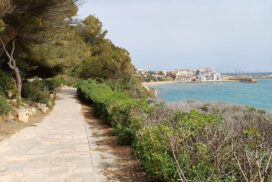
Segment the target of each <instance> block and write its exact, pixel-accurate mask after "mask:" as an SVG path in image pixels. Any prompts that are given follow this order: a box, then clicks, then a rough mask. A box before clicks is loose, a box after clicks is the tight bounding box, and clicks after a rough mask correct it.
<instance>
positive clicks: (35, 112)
mask: <svg viewBox="0 0 272 182" xmlns="http://www.w3.org/2000/svg"><path fill="white" fill-rule="evenodd" d="M28 114H29V115H30V116H34V115H36V114H37V111H36V109H35V108H29V109H28Z"/></svg>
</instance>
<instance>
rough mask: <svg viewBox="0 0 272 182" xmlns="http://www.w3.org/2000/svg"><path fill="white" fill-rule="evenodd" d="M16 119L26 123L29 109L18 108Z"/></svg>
mask: <svg viewBox="0 0 272 182" xmlns="http://www.w3.org/2000/svg"><path fill="white" fill-rule="evenodd" d="M18 119H19V121H23V122H25V123H27V122H28V119H29V110H28V109H19V110H18Z"/></svg>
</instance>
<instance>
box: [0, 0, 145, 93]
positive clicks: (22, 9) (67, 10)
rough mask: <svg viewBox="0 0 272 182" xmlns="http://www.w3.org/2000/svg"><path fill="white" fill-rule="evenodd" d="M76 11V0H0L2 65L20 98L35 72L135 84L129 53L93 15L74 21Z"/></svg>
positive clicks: (42, 75) (42, 76)
mask: <svg viewBox="0 0 272 182" xmlns="http://www.w3.org/2000/svg"><path fill="white" fill-rule="evenodd" d="M77 9H78V7H77V0H38V1H37V0H13V1H10V0H0V69H1V70H5V71H6V72H9V73H10V74H11V75H12V76H13V78H14V80H15V82H14V83H15V85H16V89H17V97H18V98H20V97H21V91H22V85H23V84H24V82H25V80H26V79H28V78H32V77H35V76H37V77H40V78H50V77H54V76H57V75H59V74H62V75H67V77H68V78H69V77H70V78H73V79H80V78H94V79H106V80H111V81H113V82H115V81H116V80H118V82H122V83H125V82H127V83H128V84H129V83H131V82H133V83H134V84H133V85H137V81H136V80H135V79H136V78H135V77H134V67H133V65H132V64H131V59H130V56H129V53H128V52H127V51H126V50H125V49H123V48H119V47H117V46H115V45H114V44H113V43H112V42H111V41H110V40H108V39H107V38H106V33H107V31H105V30H103V29H102V23H101V22H100V21H99V20H98V19H97V18H96V17H94V16H89V17H87V18H86V19H84V20H74V19H73V16H74V15H76V13H77ZM135 88H136V90H138V91H137V92H142V93H143V91H142V90H141V88H140V90H139V87H137V86H136V87H135Z"/></svg>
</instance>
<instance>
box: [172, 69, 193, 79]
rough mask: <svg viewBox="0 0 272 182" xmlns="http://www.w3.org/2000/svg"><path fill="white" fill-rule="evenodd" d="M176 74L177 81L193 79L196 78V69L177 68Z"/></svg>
mask: <svg viewBox="0 0 272 182" xmlns="http://www.w3.org/2000/svg"><path fill="white" fill-rule="evenodd" d="M175 74H176V80H177V81H192V80H194V79H196V71H194V70H190V69H181V70H176V71H175Z"/></svg>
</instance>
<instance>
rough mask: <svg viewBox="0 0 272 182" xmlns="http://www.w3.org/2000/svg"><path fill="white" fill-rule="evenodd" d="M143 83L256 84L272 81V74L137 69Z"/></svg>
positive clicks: (202, 69)
mask: <svg viewBox="0 0 272 182" xmlns="http://www.w3.org/2000/svg"><path fill="white" fill-rule="evenodd" d="M136 74H137V76H138V77H139V78H140V79H141V80H142V82H150V83H151V82H161V83H162V82H168V83H169V82H227V81H240V82H248V83H255V82H257V79H271V78H272V74H271V73H258V74H257V73H246V74H245V73H235V74H227V73H224V74H222V73H219V72H217V71H215V70H214V69H212V68H199V69H175V70H171V71H150V70H147V69H137V71H136Z"/></svg>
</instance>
